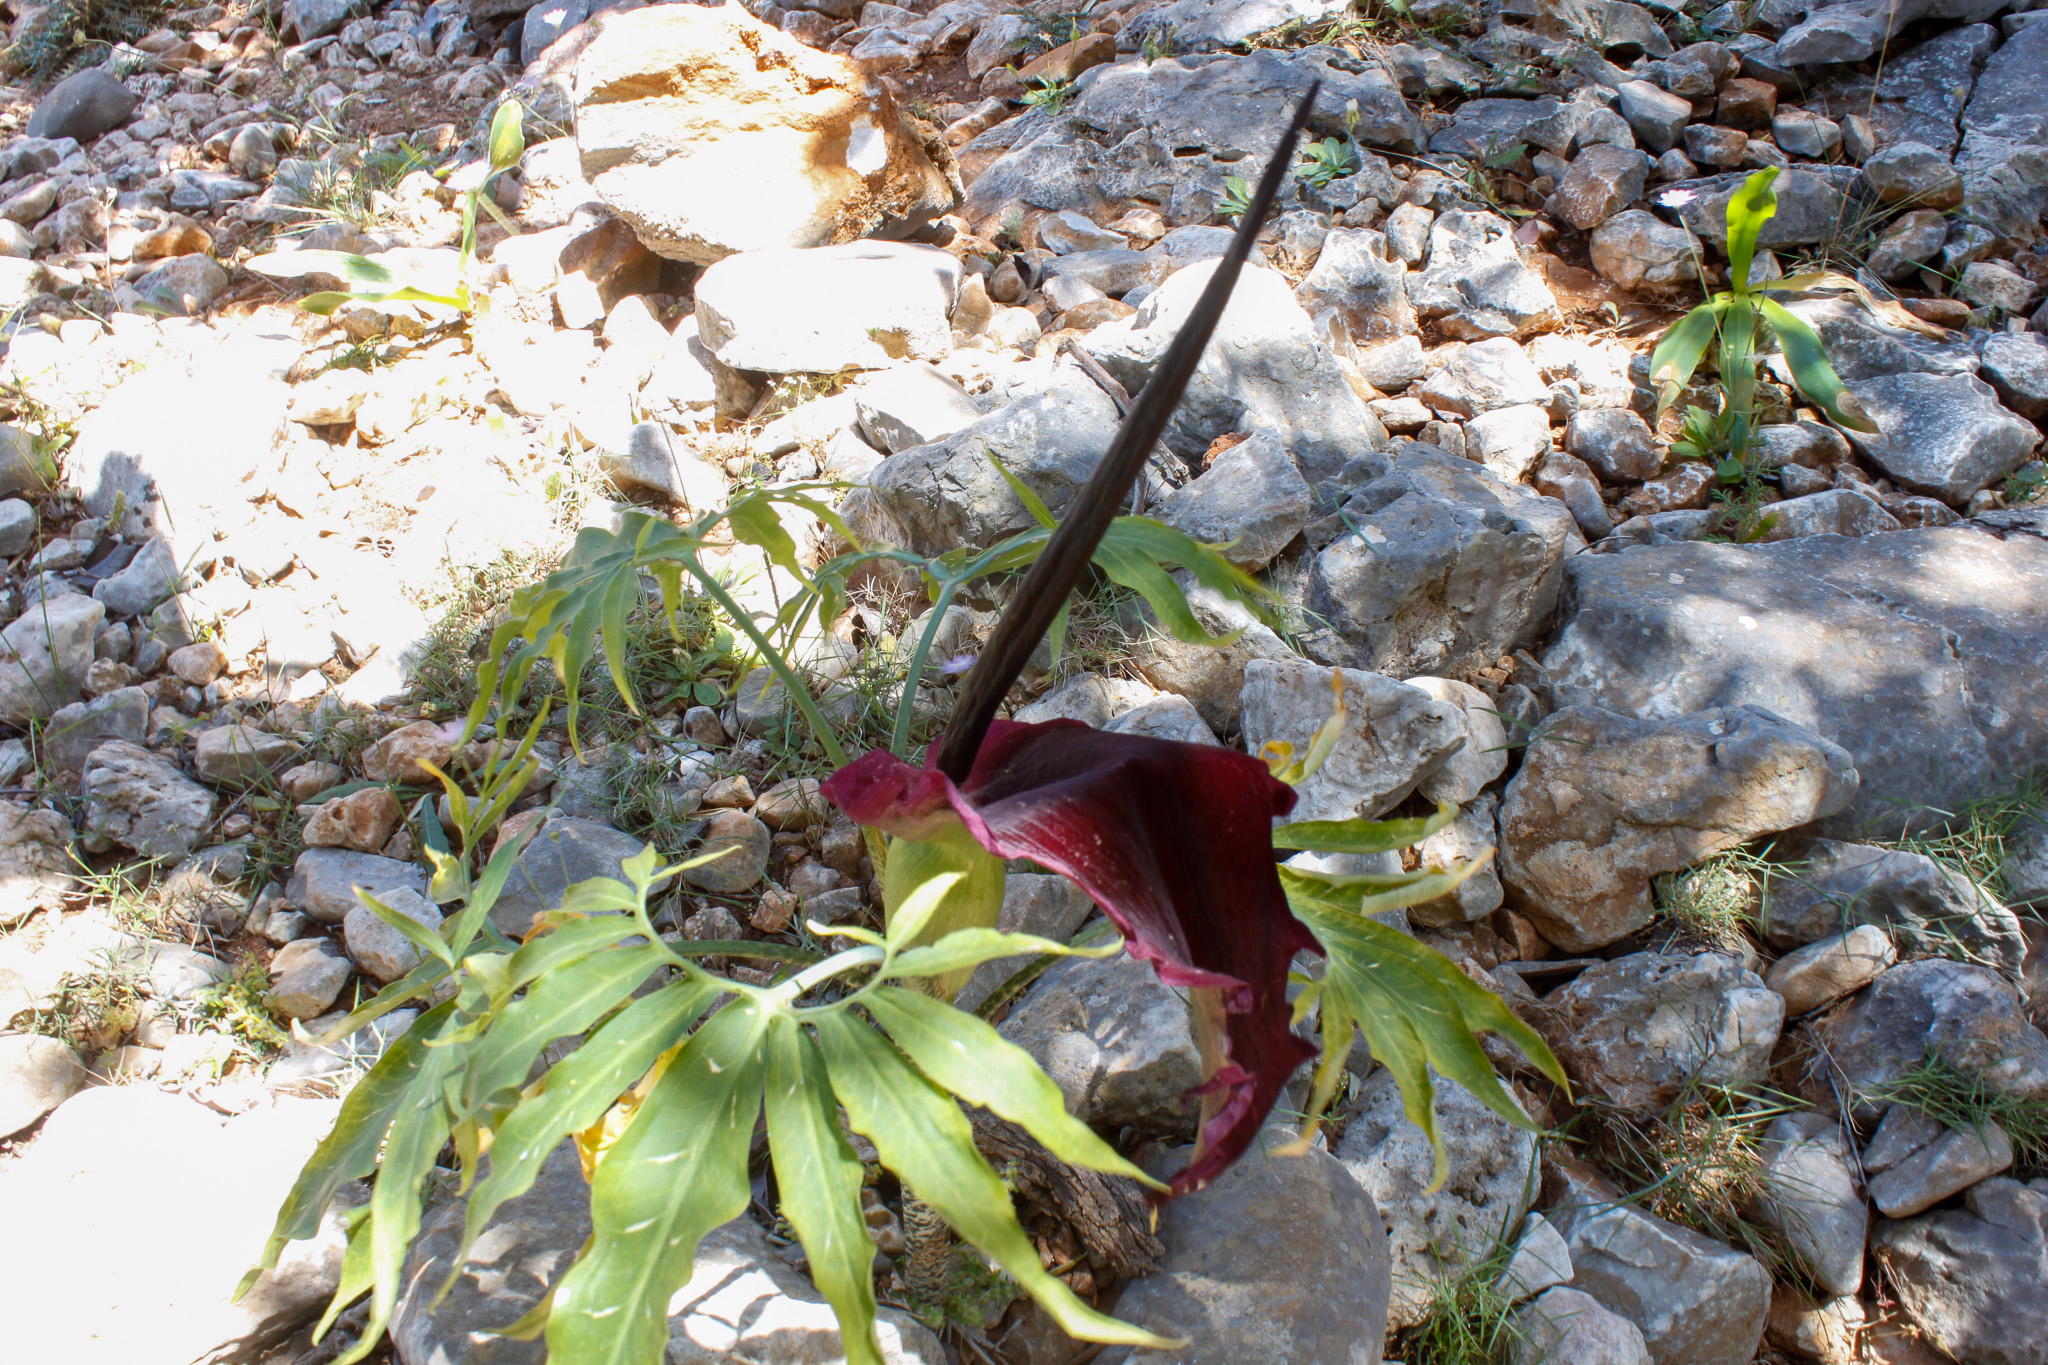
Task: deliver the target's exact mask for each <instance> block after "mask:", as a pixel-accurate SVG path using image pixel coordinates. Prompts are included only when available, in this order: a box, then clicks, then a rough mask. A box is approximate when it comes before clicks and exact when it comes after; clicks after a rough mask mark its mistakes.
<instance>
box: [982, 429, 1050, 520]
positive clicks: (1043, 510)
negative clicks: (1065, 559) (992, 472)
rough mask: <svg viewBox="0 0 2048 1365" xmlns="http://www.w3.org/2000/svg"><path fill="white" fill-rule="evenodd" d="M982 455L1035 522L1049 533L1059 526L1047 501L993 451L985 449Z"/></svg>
mask: <svg viewBox="0 0 2048 1365" xmlns="http://www.w3.org/2000/svg"><path fill="white" fill-rule="evenodd" d="M981 453H982V454H984V455H986V456H988V462H989V463H990V464H992V465H994V466H995V467H996V473H998V474H1000V475H1002V476H1003V482H1004V483H1006V484H1008V485H1010V491H1011V492H1012V493H1015V494H1016V495H1017V501H1019V502H1021V503H1023V504H1024V510H1025V511H1027V512H1029V513H1030V514H1031V519H1032V520H1033V521H1035V522H1037V523H1038V524H1039V525H1040V526H1043V527H1045V529H1047V530H1048V531H1049V530H1051V529H1052V528H1053V527H1055V526H1057V525H1059V522H1058V521H1057V520H1056V519H1055V518H1054V517H1053V514H1052V509H1051V508H1049V507H1047V506H1046V505H1045V499H1044V498H1041V497H1039V496H1038V493H1037V491H1036V490H1034V489H1033V488H1032V487H1031V486H1030V485H1029V484H1027V483H1025V482H1024V481H1023V480H1022V479H1020V478H1018V477H1017V476H1016V475H1015V474H1012V473H1011V472H1010V469H1009V466H1008V465H1006V464H1004V463H1003V462H1002V461H1001V460H998V459H997V458H996V453H995V452H994V451H993V450H987V449H984V450H983V451H982V452H981Z"/></svg>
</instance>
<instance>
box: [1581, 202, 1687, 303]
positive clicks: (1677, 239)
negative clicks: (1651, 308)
mask: <svg viewBox="0 0 2048 1365" xmlns="http://www.w3.org/2000/svg"><path fill="white" fill-rule="evenodd" d="M1591 249H1592V256H1593V269H1595V270H1597V271H1599V272H1600V275H1601V277H1602V278H1604V279H1609V280H1612V281H1614V282H1615V283H1616V284H1618V285H1620V286H1621V287H1622V288H1623V289H1627V290H1629V291H1631V292H1639V293H1646V294H1649V295H1651V296H1653V297H1657V298H1675V297H1679V296H1683V295H1686V294H1689V293H1692V292H1693V291H1695V290H1696V289H1698V287H1699V277H1700V262H1701V260H1702V256H1701V252H1700V244H1699V238H1697V237H1695V236H1693V235H1692V233H1691V232H1690V231H1688V230H1687V229H1686V228H1685V227H1683V226H1681V225H1677V224H1672V223H1666V222H1665V221H1663V220H1662V219H1661V218H1659V217H1657V215H1655V214H1654V213H1647V212H1645V211H1643V210H1642V209H1627V210H1625V211H1623V212H1621V213H1617V214H1615V215H1614V216H1613V217H1612V218H1609V219H1607V220H1606V221H1605V222H1603V223H1601V224H1600V226H1599V227H1597V228H1595V229H1594V230H1593V237H1592V242H1591Z"/></svg>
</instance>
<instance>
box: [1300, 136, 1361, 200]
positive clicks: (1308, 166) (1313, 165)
mask: <svg viewBox="0 0 2048 1365" xmlns="http://www.w3.org/2000/svg"><path fill="white" fill-rule="evenodd" d="M1358 164H1359V163H1358V149H1357V148H1355V147H1353V146H1352V145H1351V144H1350V143H1348V142H1346V141H1344V140H1343V139H1342V138H1335V137H1326V138H1324V139H1323V140H1322V141H1321V142H1311V143H1309V144H1308V145H1307V146H1305V147H1303V148H1302V149H1301V165H1300V166H1298V167H1297V168H1296V169H1295V172H1294V175H1295V178H1296V179H1298V180H1300V181H1301V183H1302V184H1304V185H1312V186H1314V187H1315V188H1316V189H1321V188H1323V186H1325V185H1327V184H1329V183H1330V182H1331V181H1332V180H1339V179H1342V178H1343V177H1344V176H1347V175H1351V174H1354V173H1355V172H1356V171H1357V170H1358Z"/></svg>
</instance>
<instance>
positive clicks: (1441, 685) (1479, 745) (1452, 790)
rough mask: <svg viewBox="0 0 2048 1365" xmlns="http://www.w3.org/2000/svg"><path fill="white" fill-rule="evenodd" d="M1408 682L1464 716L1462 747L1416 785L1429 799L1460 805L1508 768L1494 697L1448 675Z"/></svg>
mask: <svg viewBox="0 0 2048 1365" xmlns="http://www.w3.org/2000/svg"><path fill="white" fill-rule="evenodd" d="M1407 683H1408V686H1410V687H1414V688H1420V689H1421V690H1422V691H1424V692H1427V693H1429V695H1430V696H1432V697H1435V698H1436V699H1437V700H1438V701H1441V702H1448V703H1449V704H1451V705H1452V706H1455V707H1457V708H1458V710H1459V711H1460V712H1461V713H1462V714H1463V715H1464V717H1465V743H1464V746H1463V747H1462V748H1460V749H1459V750H1458V751H1457V752H1455V753H1453V754H1452V755H1451V756H1450V757H1449V758H1448V759H1446V760H1445V761H1444V764H1443V766H1442V767H1440V768H1438V769H1437V770H1436V771H1435V772H1433V773H1431V774H1429V776H1427V777H1425V778H1423V779H1422V782H1421V784H1420V785H1419V786H1418V788H1417V790H1419V791H1420V792H1421V793H1422V794H1423V795H1424V796H1426V797H1428V798H1429V799H1430V800H1432V801H1448V802H1450V803H1451V804H1452V805H1454V806H1462V805H1464V804H1465V803H1466V802H1467V801H1470V800H1472V798H1474V797H1476V796H1477V795H1479V793H1480V791H1481V790H1482V789H1484V788H1485V787H1486V785H1487V784H1488V783H1490V782H1492V781H1493V780H1494V779H1495V778H1497V777H1499V776H1500V775H1501V774H1502V773H1504V772H1506V771H1507V767H1508V749H1507V731H1506V729H1505V727H1503V726H1502V724H1501V720H1500V717H1499V716H1498V715H1497V714H1495V712H1494V709H1493V698H1491V697H1489V696H1487V695H1486V694H1485V693H1484V692H1481V691H1480V690H1479V689H1478V688H1476V687H1474V686H1472V685H1471V684H1470V683H1462V682H1458V681H1456V680H1454V679H1451V678H1430V677H1420V678H1409V679H1408V680H1407Z"/></svg>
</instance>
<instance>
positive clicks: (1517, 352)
mask: <svg viewBox="0 0 2048 1365" xmlns="http://www.w3.org/2000/svg"><path fill="white" fill-rule="evenodd" d="M1413 393H1414V395H1415V397H1417V398H1420V399H1421V400H1422V401H1423V402H1425V403H1427V404H1429V406H1430V407H1432V408H1434V409H1436V410H1437V411H1438V412H1447V413H1451V414H1453V415H1455V416H1458V417H1476V416H1478V415H1479V414H1480V413H1482V412H1491V411H1493V410H1494V409H1495V408H1507V407H1514V406H1516V405H1517V404H1522V403H1537V404H1541V403H1544V402H1546V401H1548V400H1549V398H1550V386H1549V385H1548V384H1546V383H1544V382H1543V376H1542V375H1541V374H1539V373H1537V371H1536V367H1535V365H1533V364H1531V363H1530V361H1529V358H1528V356H1526V355H1524V354H1523V353H1522V348H1521V347H1519V346H1517V345H1515V343H1514V342H1512V341H1509V340H1508V339H1507V338H1505V337H1500V338H1495V339H1493V340H1490V341H1481V342H1476V343H1474V344H1473V345H1470V346H1467V347H1465V348H1464V349H1463V350H1461V351H1459V352H1458V353H1457V354H1456V355H1454V356H1452V357H1451V359H1450V362H1449V363H1448V364H1446V365H1445V366H1444V367H1443V368H1442V369H1440V370H1438V371H1437V372H1436V373H1434V374H1432V375H1430V376H1429V378H1428V379H1427V380H1425V381H1424V382H1423V383H1422V385H1421V386H1420V387H1418V388H1416V389H1414V390H1413Z"/></svg>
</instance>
